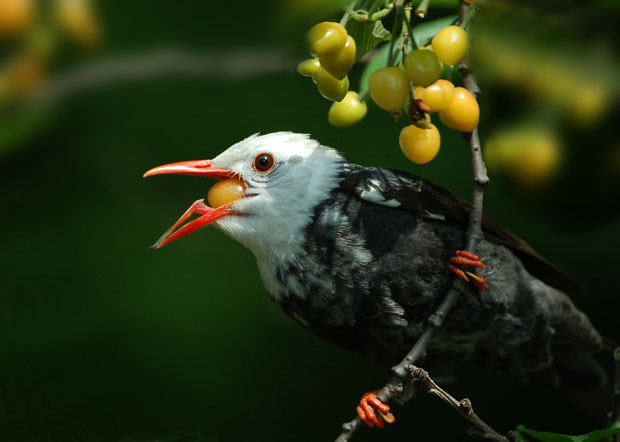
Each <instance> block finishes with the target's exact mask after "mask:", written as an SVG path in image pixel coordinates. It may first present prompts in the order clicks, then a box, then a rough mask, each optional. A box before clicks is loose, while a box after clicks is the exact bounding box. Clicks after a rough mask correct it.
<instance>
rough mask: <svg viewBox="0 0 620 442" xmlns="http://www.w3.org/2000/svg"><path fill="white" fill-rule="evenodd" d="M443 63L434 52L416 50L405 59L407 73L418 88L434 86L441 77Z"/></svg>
mask: <svg viewBox="0 0 620 442" xmlns="http://www.w3.org/2000/svg"><path fill="white" fill-rule="evenodd" d="M441 69H442V66H441V62H440V61H439V59H438V58H437V55H435V54H434V53H433V51H429V50H428V49H416V50H415V51H411V52H409V53H408V54H407V57H406V58H405V72H406V73H407V75H408V76H409V79H410V80H411V81H412V82H413V84H415V85H416V86H428V85H430V84H433V83H434V82H435V81H436V80H437V79H438V78H439V76H440V75H441Z"/></svg>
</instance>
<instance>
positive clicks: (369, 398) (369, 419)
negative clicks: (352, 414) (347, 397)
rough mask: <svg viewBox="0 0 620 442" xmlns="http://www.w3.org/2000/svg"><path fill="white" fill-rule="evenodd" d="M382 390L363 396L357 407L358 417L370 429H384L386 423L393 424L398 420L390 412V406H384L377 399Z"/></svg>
mask: <svg viewBox="0 0 620 442" xmlns="http://www.w3.org/2000/svg"><path fill="white" fill-rule="evenodd" d="M379 391H381V390H375V391H370V392H368V393H366V394H365V395H363V396H362V398H361V399H360V404H359V405H358V406H357V408H356V410H357V415H358V416H359V417H360V419H361V420H362V422H364V423H365V424H366V425H367V426H369V427H374V426H375V425H376V426H377V428H383V425H384V424H385V423H388V424H391V423H393V422H394V421H395V420H396V419H395V418H394V415H393V414H392V413H391V412H390V407H389V405H386V404H384V403H383V402H381V401H380V400H379V398H377V393H379Z"/></svg>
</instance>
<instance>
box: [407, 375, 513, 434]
mask: <svg viewBox="0 0 620 442" xmlns="http://www.w3.org/2000/svg"><path fill="white" fill-rule="evenodd" d="M411 376H412V377H413V385H414V387H415V388H417V389H421V390H424V391H426V392H427V393H429V394H432V395H435V396H437V397H438V398H439V399H441V400H442V401H444V402H445V403H446V404H448V405H449V406H451V407H452V408H454V409H455V410H456V411H458V412H459V413H460V414H461V415H462V416H463V417H464V418H465V419H467V420H468V421H469V422H471V423H472V424H473V425H474V426H475V427H476V428H477V430H478V431H477V432H476V433H479V434H475V435H478V436H480V437H482V438H484V439H489V440H493V441H496V442H509V441H508V439H507V438H506V437H504V436H502V435H501V434H499V433H498V432H497V431H495V430H494V429H493V428H491V427H489V426H488V425H487V424H486V423H485V422H484V421H483V420H482V419H480V417H479V416H478V415H477V414H476V413H475V412H474V409H473V406H472V404H471V401H470V400H469V399H467V398H465V399H462V400H460V401H459V400H457V399H456V398H454V396H452V395H451V394H450V393H448V392H447V391H445V390H444V389H442V388H441V387H440V386H439V385H437V384H436V383H435V381H433V380H432V379H431V377H430V376H429V375H428V372H426V370H423V369H421V368H419V367H415V366H413V367H411ZM469 433H472V432H471V431H470V432H469Z"/></svg>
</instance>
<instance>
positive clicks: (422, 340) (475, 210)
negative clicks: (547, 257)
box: [336, 0, 489, 442]
mask: <svg viewBox="0 0 620 442" xmlns="http://www.w3.org/2000/svg"><path fill="white" fill-rule="evenodd" d="M469 8H470V6H469V5H468V4H467V3H465V2H464V1H463V0H460V1H459V17H460V18H461V20H462V18H463V17H465V16H466V15H467V14H469ZM459 69H461V73H462V75H463V83H464V85H465V87H466V88H467V89H468V90H469V91H470V92H471V93H472V94H473V95H474V96H477V95H478V94H479V93H480V89H479V88H478V84H477V82H476V79H475V78H474V76H473V74H472V73H471V71H470V69H469V64H468V60H467V59H465V60H464V61H462V62H461V64H460V65H459ZM464 135H465V137H466V138H467V139H468V141H469V146H470V152H471V163H472V175H473V190H472V207H471V212H470V214H469V225H468V226H467V235H466V240H465V247H464V248H465V250H467V251H468V252H471V253H476V250H477V248H478V243H479V242H480V241H481V240H482V236H483V235H482V228H481V226H482V202H483V194H484V187H485V186H486V185H487V184H488V182H489V178H488V176H487V173H486V167H485V165H484V161H483V159H482V151H481V148H480V140H479V138H478V130H477V129H474V131H473V132H470V133H468V134H464ZM465 284H466V283H465V281H463V280H462V279H460V278H455V279H454V280H453V283H452V286H451V288H450V290H448V293H447V294H446V296H445V298H444V299H443V301H442V302H441V304H440V305H439V307H438V308H437V310H436V311H435V312H434V313H433V314H432V315H431V316H430V317H429V318H428V320H427V324H426V327H425V329H424V331H423V332H422V334H421V335H420V337H419V338H418V340H417V342H416V343H415V345H414V346H413V348H412V349H411V350H410V351H409V353H408V354H407V356H405V358H404V359H403V360H402V361H401V362H400V363H399V364H398V365H396V366H394V367H392V377H391V378H390V380H389V381H388V383H387V384H386V385H385V386H384V387H383V388H382V389H381V391H380V392H379V394H377V398H378V399H379V400H380V401H381V402H383V403H387V402H389V401H390V400H391V399H392V398H393V397H395V396H397V395H398V394H399V393H401V392H402V391H403V389H404V387H403V382H404V381H405V379H406V378H407V374H408V368H409V367H410V366H412V365H414V364H415V363H416V362H417V361H418V360H419V359H421V358H422V357H424V356H425V355H426V348H427V347H428V344H429V342H430V341H431V338H432V337H433V334H434V333H435V331H436V330H437V329H438V328H439V327H441V325H442V324H443V321H444V319H445V318H446V316H447V315H448V313H449V312H450V310H451V309H452V308H453V307H454V306H455V305H456V302H457V301H458V297H459V294H460V293H461V292H462V291H464V290H465ZM362 425H363V424H362V420H361V419H360V418H359V417H356V418H355V419H353V420H352V421H350V422H346V423H344V424H343V425H342V433H340V436H338V438H337V439H336V442H347V441H349V440H350V439H351V438H352V437H353V435H354V434H355V433H356V431H357V430H359V429H360V428H361V426H362Z"/></svg>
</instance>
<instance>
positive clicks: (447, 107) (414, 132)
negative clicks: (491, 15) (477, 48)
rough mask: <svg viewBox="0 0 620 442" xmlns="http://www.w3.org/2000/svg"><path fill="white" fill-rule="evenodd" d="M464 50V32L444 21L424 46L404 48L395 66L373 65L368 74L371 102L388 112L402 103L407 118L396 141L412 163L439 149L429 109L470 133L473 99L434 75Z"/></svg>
mask: <svg viewBox="0 0 620 442" xmlns="http://www.w3.org/2000/svg"><path fill="white" fill-rule="evenodd" d="M467 49H468V37H467V33H466V32H465V31H464V30H463V29H462V28H460V27H458V26H454V25H451V26H447V27H445V28H443V29H442V30H440V31H439V32H438V33H437V34H435V36H434V37H433V40H432V42H431V45H430V48H419V49H415V50H413V51H411V52H409V53H408V54H407V55H406V57H405V59H404V62H403V63H402V66H401V67H395V66H389V67H386V68H382V69H378V70H376V71H374V72H373V73H372V75H371V76H370V80H369V90H370V96H371V97H372V99H373V100H374V101H375V103H377V105H378V106H379V107H380V108H382V109H384V110H387V111H389V112H392V113H400V112H401V109H403V108H404V110H405V113H407V114H408V115H409V117H410V118H411V121H412V124H411V125H409V126H406V127H405V128H403V129H402V131H401V133H400V137H399V144H400V148H401V149H402V151H403V153H404V154H405V156H406V157H407V158H409V159H410V160H411V161H413V162H414V163H417V164H426V163H428V162H429V161H431V160H432V159H433V158H435V156H436V155H437V153H438V152H439V146H440V144H441V137H440V135H439V131H438V130H437V127H435V125H433V124H431V123H430V116H429V114H432V113H435V112H436V113H438V114H439V119H440V120H441V121H442V122H443V123H444V124H445V125H446V126H448V127H450V128H452V129H455V130H459V131H461V132H471V131H472V130H474V129H475V128H476V126H477V125H478V119H479V117H480V109H479V107H478V102H477V101H476V98H475V97H474V96H473V95H472V94H471V93H470V92H469V91H468V90H467V89H465V88H463V87H455V86H454V84H452V82H450V81H448V80H444V79H441V78H440V76H441V73H442V70H443V67H444V65H453V64H456V63H458V62H460V61H461V60H462V59H463V57H464V56H465V54H466V53H467ZM411 84H413V85H415V88H414V89H413V91H411ZM410 98H413V101H411V100H410Z"/></svg>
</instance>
